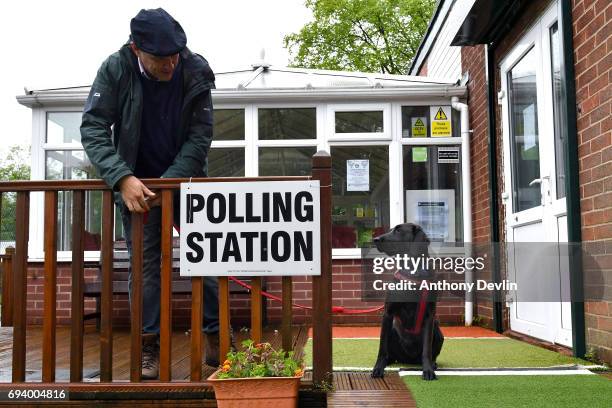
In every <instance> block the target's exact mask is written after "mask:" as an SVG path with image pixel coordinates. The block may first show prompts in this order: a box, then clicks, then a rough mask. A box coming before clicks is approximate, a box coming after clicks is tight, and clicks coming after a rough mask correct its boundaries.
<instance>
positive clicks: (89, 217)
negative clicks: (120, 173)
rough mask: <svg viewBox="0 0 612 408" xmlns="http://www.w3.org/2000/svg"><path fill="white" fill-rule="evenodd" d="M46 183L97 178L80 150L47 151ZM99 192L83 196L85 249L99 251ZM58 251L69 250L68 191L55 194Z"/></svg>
mask: <svg viewBox="0 0 612 408" xmlns="http://www.w3.org/2000/svg"><path fill="white" fill-rule="evenodd" d="M45 159H46V160H45V162H46V171H45V179H47V180H85V179H92V178H98V175H97V173H96V171H95V169H94V167H93V165H92V164H91V162H90V161H89V159H88V158H87V155H86V154H85V152H84V151H82V150H47V151H46V153H45ZM101 209H102V192H100V191H88V192H87V193H86V195H85V250H86V251H98V250H100V231H101V225H100V222H101ZM57 217H58V234H57V235H58V236H57V247H58V250H59V251H70V249H71V248H72V192H70V191H62V192H60V193H59V195H58V215H57Z"/></svg>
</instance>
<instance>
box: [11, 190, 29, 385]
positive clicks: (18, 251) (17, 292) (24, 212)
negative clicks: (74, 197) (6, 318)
mask: <svg viewBox="0 0 612 408" xmlns="http://www.w3.org/2000/svg"><path fill="white" fill-rule="evenodd" d="M15 219H16V221H17V227H16V231H15V232H16V233H15V256H14V259H13V373H12V377H13V382H24V381H25V365H26V306H27V302H26V297H27V281H26V276H27V269H28V238H29V229H30V192H29V191H19V192H18V193H17V213H16V214H15Z"/></svg>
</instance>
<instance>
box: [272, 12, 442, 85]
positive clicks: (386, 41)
mask: <svg viewBox="0 0 612 408" xmlns="http://www.w3.org/2000/svg"><path fill="white" fill-rule="evenodd" d="M305 5H306V7H308V8H309V9H311V10H312V13H313V17H314V21H312V22H310V23H308V24H306V25H305V26H304V27H303V28H302V29H301V30H300V32H298V33H293V34H289V35H287V36H285V38H284V46H285V48H287V49H288V50H289V52H290V54H291V61H290V66H293V67H302V68H317V69H330V70H342V71H361V72H381V73H387V74H400V75H405V74H407V73H408V69H409V68H410V64H411V62H412V59H413V58H414V55H415V53H416V51H417V49H418V47H419V43H420V41H421V39H422V38H423V35H424V33H425V30H426V29H427V24H428V22H429V19H430V17H431V14H432V12H433V9H434V6H435V0H306V2H305Z"/></svg>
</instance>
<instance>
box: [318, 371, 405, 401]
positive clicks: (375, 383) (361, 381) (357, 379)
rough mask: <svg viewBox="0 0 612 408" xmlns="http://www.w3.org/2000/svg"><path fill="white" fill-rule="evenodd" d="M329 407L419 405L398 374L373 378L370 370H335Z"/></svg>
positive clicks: (329, 393) (328, 396)
mask: <svg viewBox="0 0 612 408" xmlns="http://www.w3.org/2000/svg"><path fill="white" fill-rule="evenodd" d="M327 406H328V407H336V408H338V407H377V408H387V407H389V408H391V407H393V408H395V407H407V408H410V407H416V402H415V401H414V398H412V394H411V393H410V391H409V390H408V388H406V385H405V384H404V382H403V381H402V380H401V378H400V377H399V375H398V374H397V373H387V374H386V375H385V377H384V378H372V377H370V373H369V372H335V373H334V391H331V392H328V393H327Z"/></svg>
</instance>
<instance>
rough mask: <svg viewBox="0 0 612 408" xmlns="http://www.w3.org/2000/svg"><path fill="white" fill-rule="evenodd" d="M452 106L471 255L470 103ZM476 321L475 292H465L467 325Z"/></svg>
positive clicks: (468, 275) (469, 279) (469, 275)
mask: <svg viewBox="0 0 612 408" xmlns="http://www.w3.org/2000/svg"><path fill="white" fill-rule="evenodd" d="M451 106H452V107H453V109H455V110H457V111H459V113H460V114H461V192H462V194H461V196H462V210H463V242H465V243H466V244H468V245H467V247H466V254H465V256H466V257H469V256H471V252H472V248H471V242H472V174H471V171H470V133H472V131H471V130H470V111H469V107H468V105H466V104H465V103H462V102H459V98H457V97H456V96H453V97H452V98H451ZM473 282H474V271H472V270H466V271H465V283H468V284H471V283H473ZM473 321H474V293H473V291H469V292H467V293H466V294H465V325H466V326H471V325H472V322H473Z"/></svg>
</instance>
